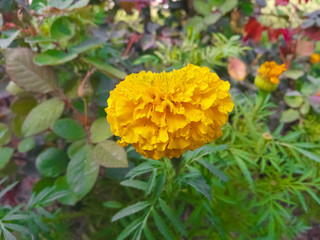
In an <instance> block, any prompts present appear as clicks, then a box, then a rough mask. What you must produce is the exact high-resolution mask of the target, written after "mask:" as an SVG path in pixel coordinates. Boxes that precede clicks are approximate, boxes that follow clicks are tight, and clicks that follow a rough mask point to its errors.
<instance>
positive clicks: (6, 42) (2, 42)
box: [0, 30, 20, 49]
mask: <svg viewBox="0 0 320 240" xmlns="http://www.w3.org/2000/svg"><path fill="white" fill-rule="evenodd" d="M19 33H20V30H16V31H10V36H9V37H8V38H5V39H0V48H2V49H4V48H7V47H9V46H10V44H11V43H12V42H13V40H14V39H15V38H16V37H17V36H18V35H19Z"/></svg>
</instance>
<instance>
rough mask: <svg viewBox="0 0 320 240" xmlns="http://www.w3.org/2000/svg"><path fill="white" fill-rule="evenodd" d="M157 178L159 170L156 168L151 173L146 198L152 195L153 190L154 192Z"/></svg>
mask: <svg viewBox="0 0 320 240" xmlns="http://www.w3.org/2000/svg"><path fill="white" fill-rule="evenodd" d="M156 177H157V169H156V168H155V169H153V171H152V173H151V176H150V178H149V181H148V184H147V188H146V194H145V195H146V196H147V195H149V194H150V193H151V190H152V188H153V186H154V183H155V180H156Z"/></svg>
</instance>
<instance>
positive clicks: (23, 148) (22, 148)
mask: <svg viewBox="0 0 320 240" xmlns="http://www.w3.org/2000/svg"><path fill="white" fill-rule="evenodd" d="M34 146H35V143H34V137H28V138H25V139H23V140H22V141H21V142H19V145H18V151H19V152H21V153H24V152H28V151H30V150H31V149H32V148H34Z"/></svg>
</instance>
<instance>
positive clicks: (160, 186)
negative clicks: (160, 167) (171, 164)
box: [153, 172, 167, 198]
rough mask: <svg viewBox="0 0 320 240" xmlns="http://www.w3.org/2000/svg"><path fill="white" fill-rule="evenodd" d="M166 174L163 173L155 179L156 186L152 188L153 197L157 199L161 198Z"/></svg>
mask: <svg viewBox="0 0 320 240" xmlns="http://www.w3.org/2000/svg"><path fill="white" fill-rule="evenodd" d="M166 175H167V174H166V172H163V173H162V174H160V175H159V177H158V178H157V183H156V186H155V187H154V191H153V192H154V197H155V198H158V197H160V196H161V193H162V190H163V187H164V184H165V182H166Z"/></svg>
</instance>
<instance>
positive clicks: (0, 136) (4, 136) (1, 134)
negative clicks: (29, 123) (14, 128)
mask: <svg viewBox="0 0 320 240" xmlns="http://www.w3.org/2000/svg"><path fill="white" fill-rule="evenodd" d="M10 141H11V133H10V130H9V128H8V126H7V125H6V124H4V123H1V122H0V147H1V146H3V145H6V144H8V143H9V142H10Z"/></svg>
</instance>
